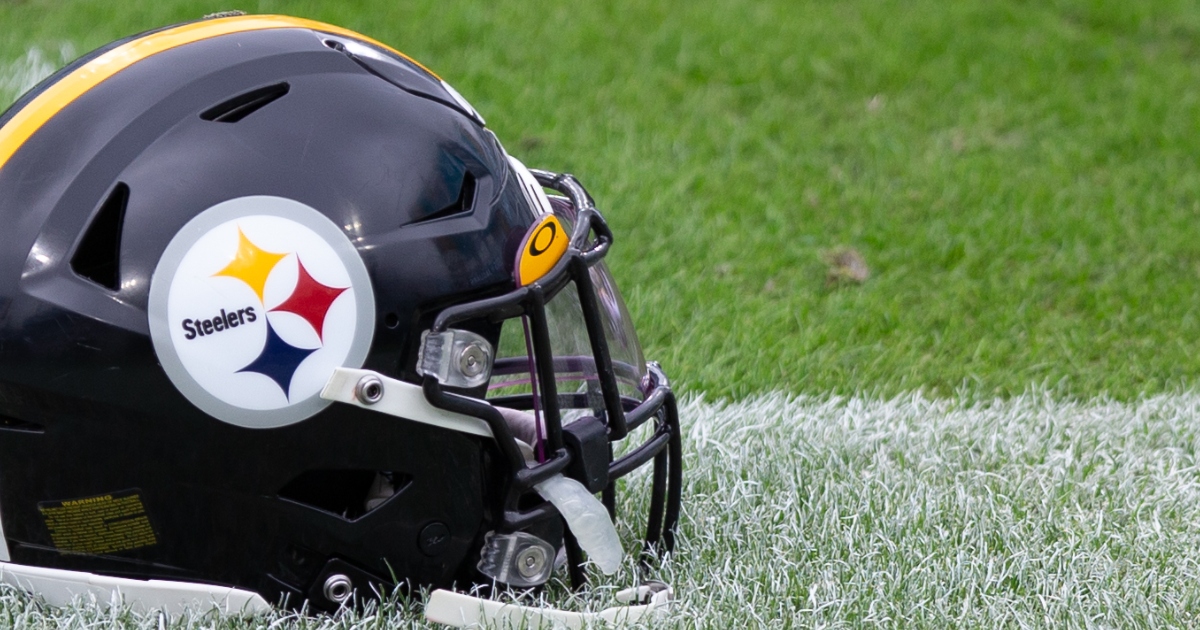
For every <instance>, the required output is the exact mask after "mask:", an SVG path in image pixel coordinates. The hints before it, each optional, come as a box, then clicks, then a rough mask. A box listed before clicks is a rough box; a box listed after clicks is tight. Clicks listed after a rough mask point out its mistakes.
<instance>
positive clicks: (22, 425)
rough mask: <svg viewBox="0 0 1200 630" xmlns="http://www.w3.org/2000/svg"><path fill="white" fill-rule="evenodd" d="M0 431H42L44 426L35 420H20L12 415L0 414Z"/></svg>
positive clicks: (44, 429)
mask: <svg viewBox="0 0 1200 630" xmlns="http://www.w3.org/2000/svg"><path fill="white" fill-rule="evenodd" d="M0 431H21V432H23V433H44V432H45V431H46V428H45V427H43V426H42V425H40V424H38V423H36V422H30V421H28V420H21V419H20V418H14V417H12V416H5V415H0Z"/></svg>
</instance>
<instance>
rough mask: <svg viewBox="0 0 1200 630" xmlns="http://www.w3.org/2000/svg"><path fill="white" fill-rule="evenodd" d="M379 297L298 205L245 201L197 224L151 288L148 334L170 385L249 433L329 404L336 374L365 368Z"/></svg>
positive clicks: (216, 209) (177, 241) (335, 237)
mask: <svg viewBox="0 0 1200 630" xmlns="http://www.w3.org/2000/svg"><path fill="white" fill-rule="evenodd" d="M374 312H375V304H374V293H373V291H372V290H371V284H370V277H369V276H368V275H367V270H366V267H365V266H364V265H363V262H362V259H361V258H360V257H359V255H358V252H357V250H355V248H354V245H353V244H351V243H350V240H349V239H348V238H347V237H346V236H345V234H343V233H342V231H341V230H340V229H339V228H338V226H337V225H335V224H334V223H333V222H332V221H330V220H329V219H328V218H326V217H325V216H324V215H322V214H321V213H319V212H317V211H316V210H314V209H312V208H310V207H309V206H306V205H304V204H302V203H300V202H297V201H293V200H290V199H283V198H281V197H265V196H259V197H241V198H238V199H232V200H230V201H226V202H223V203H220V204H217V205H216V206H213V207H212V208H209V209H208V210H205V211H204V212H202V213H200V214H199V215H197V216H196V218H194V219H192V220H191V221H189V222H188V224H187V225H185V226H184V227H183V229H181V230H180V231H179V233H178V234H176V235H175V237H174V238H173V239H172V240H171V243H170V244H169V245H168V246H167V249H166V251H165V252H164V253H163V256H162V258H161V259H160V260H159V262H158V267H157V268H156V269H155V271H154V277H153V279H152V280H151V284H150V305H149V316H150V334H151V338H152V339H153V342H154V351H155V352H156V353H157V354H158V357H159V361H160V362H161V363H162V366H163V369H164V370H166V372H167V375H168V376H169V377H170V378H171V382H173V383H174V384H175V386H176V387H177V388H178V389H179V391H180V392H182V393H183V395H184V396H186V397H187V398H188V400H190V401H191V402H192V404H194V405H196V406H197V407H199V408H200V409H202V410H204V411H205V412H207V413H208V414H209V415H212V416H214V417H216V418H218V419H220V420H223V421H225V422H229V423H231V424H236V425H239V426H244V427H251V428H268V427H278V426H284V425H287V424H292V423H294V422H299V421H300V420H303V419H305V418H308V417H309V416H312V415H313V414H315V413H317V412H318V411H320V410H321V409H323V408H324V407H325V406H326V405H328V404H329V401H326V400H324V399H322V398H321V397H320V392H321V389H322V388H323V387H324V386H325V383H326V382H328V380H329V377H330V375H332V373H333V370H334V368H337V367H351V368H357V367H361V366H362V364H363V361H364V360H365V359H366V355H367V351H368V350H369V348H370V344H371V336H372V334H373V332H374Z"/></svg>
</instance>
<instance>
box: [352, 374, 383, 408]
mask: <svg viewBox="0 0 1200 630" xmlns="http://www.w3.org/2000/svg"><path fill="white" fill-rule="evenodd" d="M354 396H355V397H356V398H358V400H359V402H361V403H362V404H364V405H374V404H375V403H377V402H379V401H380V400H383V381H381V380H379V377H378V376H375V375H373V374H368V375H366V376H364V377H362V378H360V379H358V384H357V385H355V386H354Z"/></svg>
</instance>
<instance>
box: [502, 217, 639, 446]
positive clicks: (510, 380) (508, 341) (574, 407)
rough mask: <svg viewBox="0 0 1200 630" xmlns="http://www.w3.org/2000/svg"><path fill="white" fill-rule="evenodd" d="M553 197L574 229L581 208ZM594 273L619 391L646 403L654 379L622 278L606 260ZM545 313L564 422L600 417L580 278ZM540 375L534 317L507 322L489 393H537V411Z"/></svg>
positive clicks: (597, 383) (569, 227)
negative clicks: (620, 287)
mask: <svg viewBox="0 0 1200 630" xmlns="http://www.w3.org/2000/svg"><path fill="white" fill-rule="evenodd" d="M550 202H551V206H552V207H553V209H554V213H555V215H556V216H557V217H558V218H559V220H561V221H562V222H563V223H564V225H565V227H566V228H567V230H568V231H570V230H572V229H573V228H574V224H575V212H574V208H573V207H572V206H571V204H570V203H569V202H567V201H566V200H565V199H562V198H559V197H551V198H550ZM589 274H590V276H591V280H592V285H593V287H594V288H595V292H596V303H597V305H598V307H599V310H600V321H601V323H602V326H603V328H604V337H605V339H606V340H607V342H608V351H609V356H610V357H611V359H612V368H613V375H614V376H615V377H616V382H617V388H618V390H619V393H620V395H621V397H622V398H623V399H625V400H627V401H629V402H630V403H635V404H636V403H639V402H642V400H644V398H645V392H644V390H645V387H646V385H647V383H648V379H647V376H646V361H645V358H644V356H643V355H642V347H641V344H640V343H638V338H637V333H636V332H635V331H634V329H633V325H632V323H631V321H630V318H629V311H628V309H626V307H625V300H623V299H622V298H621V293H620V291H618V290H617V285H616V282H614V281H613V277H612V275H611V274H610V273H609V271H608V268H607V267H606V266H605V264H604V263H603V262H600V263H597V264H596V265H594V266H592V267H591V268H590V269H589ZM545 312H546V324H547V329H548V332H549V337H550V351H551V355H552V356H553V362H554V379H555V386H556V387H555V388H556V390H557V392H558V407H559V408H560V409H561V411H562V415H563V418H562V419H563V424H564V425H565V424H569V423H570V422H571V421H572V420H574V419H576V418H578V417H581V416H584V415H592V416H599V415H600V414H601V413H602V411H603V409H604V400H603V397H602V395H601V390H600V377H599V373H598V370H599V367H598V365H597V361H596V356H595V349H594V348H593V347H592V344H591V341H590V338H589V337H588V331H587V325H586V323H585V321H584V318H583V309H582V307H581V305H580V301H579V290H578V288H577V287H576V285H575V283H574V282H571V283H568V284H567V285H566V286H565V287H563V289H562V290H561V291H559V292H558V294H556V295H555V296H554V297H553V298H552V299H550V300H549V301H548V302H547V303H546V307H545ZM536 374H537V373H536V372H535V367H534V359H533V340H532V338H531V335H530V328H529V322H528V321H527V319H526V318H524V317H521V318H515V319H510V320H507V321H505V322H504V324H503V328H502V329H501V334H500V346H499V348H498V349H497V352H496V363H495V367H494V368H493V370H492V378H491V381H490V382H489V384H488V397H489V398H495V397H500V396H510V395H519V394H533V395H534V404H535V411H537V409H536V408H537V407H541V405H540V404H538V400H537V399H538V396H539V395H540V392H539V391H538V387H536V385H537V383H536V382H535V379H536V378H537V376H536Z"/></svg>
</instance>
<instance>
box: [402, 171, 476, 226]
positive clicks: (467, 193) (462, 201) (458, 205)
mask: <svg viewBox="0 0 1200 630" xmlns="http://www.w3.org/2000/svg"><path fill="white" fill-rule="evenodd" d="M474 206H475V176H474V175H472V174H471V172H470V171H467V172H465V173H463V182H462V188H460V189H459V191H458V199H455V200H454V203H452V204H450V205H448V206H446V207H445V208H442V209H441V210H438V211H437V212H434V213H433V214H429V215H426V216H424V217H421V220H420V221H416V222H415V223H425V222H426V221H435V220H437V219H445V218H446V217H452V216H456V215H459V214H466V213H468V212H470V211H471V209H472V208H473V207H474Z"/></svg>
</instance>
